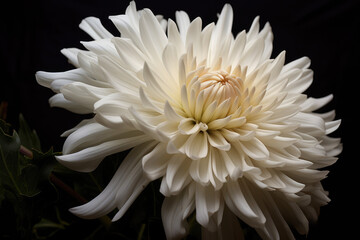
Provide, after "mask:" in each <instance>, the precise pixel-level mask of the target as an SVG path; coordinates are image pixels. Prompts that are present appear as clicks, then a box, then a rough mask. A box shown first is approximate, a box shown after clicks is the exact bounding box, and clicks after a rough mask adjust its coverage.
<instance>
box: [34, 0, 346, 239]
mask: <svg viewBox="0 0 360 240" xmlns="http://www.w3.org/2000/svg"><path fill="white" fill-rule="evenodd" d="M110 19H111V20H112V21H113V23H114V24H115V26H116V27H117V28H118V30H119V31H120V33H121V37H114V36H113V35H112V34H111V33H110V32H108V31H107V30H106V29H105V28H104V27H103V26H102V25H101V23H100V21H99V20H98V19H97V18H94V17H89V18H86V19H85V20H83V21H82V23H81V24H80V28H82V29H83V30H84V31H85V32H87V33H88V34H89V35H90V36H91V37H93V38H94V41H90V42H83V45H84V46H85V48H86V49H87V51H85V50H79V49H73V48H71V49H64V50H62V53H63V54H64V55H65V56H66V57H67V58H68V59H69V61H70V62H71V63H72V64H73V65H74V66H75V67H76V69H74V70H70V71H67V72H61V73H47V72H38V73H37V75H36V77H37V81H38V82H39V84H41V85H43V86H45V87H48V88H51V89H52V90H53V91H54V92H56V95H55V96H53V97H52V98H51V99H50V104H51V105H52V106H56V107H62V108H65V109H68V110H70V111H73V112H75V113H94V114H95V117H94V118H93V119H90V120H85V121H82V122H81V123H80V124H79V125H78V126H76V127H75V128H74V129H71V130H69V131H67V132H65V133H64V136H68V137H67V139H66V142H65V144H64V147H63V155H62V156H59V157H58V160H59V161H60V162H61V163H62V164H63V165H65V166H67V167H69V168H71V169H73V170H77V171H80V172H90V171H93V170H94V169H95V168H96V167H97V166H98V165H99V163H100V162H101V161H102V159H103V158H104V157H106V156H108V155H110V154H114V153H117V152H121V151H124V150H127V149H131V148H132V150H131V151H130V153H129V154H128V156H127V157H126V158H125V160H124V161H123V163H122V164H121V166H120V167H119V169H118V170H117V172H116V174H115V176H114V177H113V179H112V180H111V181H110V183H109V184H108V186H107V187H106V188H105V190H104V191H103V192H102V193H101V194H100V195H99V196H97V197H96V198H95V199H93V200H92V201H91V202H89V203H87V204H84V205H82V206H79V207H75V208H72V209H71V212H73V213H74V214H76V215H78V216H80V217H84V218H98V217H100V216H102V215H105V214H107V213H109V212H110V211H112V210H113V209H115V208H118V209H119V211H118V213H117V214H116V215H115V216H114V218H113V220H114V221H115V220H117V219H119V218H121V216H123V214H124V213H125V212H126V210H127V209H128V208H129V206H130V205H131V204H132V203H133V201H134V200H135V199H136V197H137V196H138V195H139V194H140V193H141V191H142V190H143V189H144V188H145V186H146V185H147V184H148V183H149V182H151V181H152V180H155V179H158V178H161V179H162V182H161V188H160V191H161V193H162V194H163V195H164V196H165V200H164V203H163V207H162V219H163V224H164V228H165V233H166V236H167V238H168V239H177V238H180V237H183V236H184V235H186V230H187V222H186V218H187V217H188V216H189V215H190V214H191V213H192V212H193V211H194V210H196V219H197V221H198V222H199V223H200V224H201V225H202V226H203V229H204V231H203V236H204V237H205V238H206V237H207V236H211V237H215V238H216V237H219V238H220V237H221V236H222V237H223V239H231V238H239V237H240V236H241V235H242V233H241V228H240V226H239V223H238V221H237V219H236V217H238V218H240V219H241V220H242V221H243V222H245V223H246V224H248V225H249V226H251V227H253V228H255V229H256V231H257V232H258V233H259V235H260V236H261V237H262V238H264V239H279V238H282V239H292V238H293V234H292V232H291V230H290V227H292V228H294V229H296V230H297V231H298V232H299V233H300V234H306V233H307V232H308V225H309V221H315V220H316V219H317V216H318V213H319V208H320V206H322V205H325V204H327V202H328V201H329V198H328V197H327V195H328V194H327V192H326V191H324V190H323V188H322V185H321V183H320V180H322V179H323V178H325V177H326V175H327V173H328V172H327V171H324V170H319V169H321V168H323V167H327V166H329V165H331V164H333V163H334V162H335V161H336V160H337V158H336V157H335V156H336V155H338V154H339V153H340V152H341V150H342V147H341V144H340V139H335V138H331V137H329V136H327V134H329V133H331V132H333V131H334V130H336V129H337V128H338V126H339V125H340V121H339V120H337V121H333V119H334V117H335V113H334V111H331V112H328V113H324V114H320V113H314V112H313V111H314V110H317V109H319V108H321V107H322V106H324V105H325V104H327V103H328V102H329V101H330V100H331V99H332V95H329V96H326V97H323V98H320V99H315V98H308V97H307V96H306V95H305V94H304V93H303V92H304V90H306V89H307V88H308V87H309V85H310V84H311V82H312V77H313V72H312V71H311V70H310V69H309V65H310V60H309V59H308V58H306V57H303V58H300V59H298V60H295V61H293V62H290V63H287V64H285V52H282V53H280V54H279V55H278V56H277V57H276V58H275V59H271V58H270V56H271V53H272V40H273V35H272V32H271V27H270V25H269V24H268V23H267V24H265V26H264V28H263V29H262V30H259V18H258V17H257V18H255V20H254V22H253V24H252V25H251V28H250V30H249V31H248V32H246V31H242V32H241V33H239V34H237V35H236V37H234V36H233V34H232V32H231V28H232V21H233V11H232V8H231V6H230V5H228V4H227V5H225V6H224V8H223V10H222V12H221V14H220V15H219V19H218V21H217V23H216V24H214V23H211V24H209V25H206V26H205V27H204V28H203V27H202V20H201V18H196V19H195V20H193V21H190V19H189V17H188V15H187V14H186V13H185V12H182V11H179V12H176V23H175V22H174V21H173V20H171V19H169V20H168V21H166V20H164V19H163V18H162V17H161V16H154V14H153V13H152V12H151V11H150V10H149V9H144V10H142V11H137V10H136V6H135V3H134V2H131V3H130V5H129V7H128V8H127V10H126V13H125V14H124V15H118V16H112V17H110ZM213 232H215V233H213ZM210 234H211V235H210Z"/></svg>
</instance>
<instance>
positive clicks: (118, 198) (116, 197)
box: [70, 142, 154, 218]
mask: <svg viewBox="0 0 360 240" xmlns="http://www.w3.org/2000/svg"><path fill="white" fill-rule="evenodd" d="M153 146H154V143H153V142H149V143H144V144H140V145H139V146H137V147H135V148H134V149H133V150H131V152H130V153H129V154H128V155H127V157H126V158H125V159H124V161H123V162H122V163H121V165H120V166H119V168H118V170H117V171H116V173H115V175H114V177H113V178H112V179H111V181H110V182H109V184H108V185H107V186H106V188H105V189H104V190H103V191H102V192H101V193H100V194H99V195H98V196H97V197H96V198H94V199H93V200H91V201H90V202H88V203H86V204H84V205H81V206H78V207H74V208H71V209H70V212H72V213H73V214H75V215H77V216H80V217H82V218H98V217H101V216H103V215H105V214H107V213H109V212H111V211H112V210H113V209H114V208H115V207H116V206H118V207H121V205H122V204H124V203H125V202H126V201H127V200H128V199H129V197H130V196H131V195H132V193H133V191H134V189H135V188H136V187H137V184H139V183H142V182H143V180H144V177H143V174H142V170H141V158H142V157H143V156H144V155H145V154H146V153H147V152H148V151H149V150H150V149H151V148H153ZM142 186H143V185H142Z"/></svg>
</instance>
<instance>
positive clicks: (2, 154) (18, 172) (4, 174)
mask: <svg viewBox="0 0 360 240" xmlns="http://www.w3.org/2000/svg"><path fill="white" fill-rule="evenodd" d="M19 149H20V138H19V136H18V134H17V133H16V131H13V134H12V136H10V135H8V134H6V133H5V132H4V131H3V130H2V129H0V185H1V186H2V187H4V188H7V189H9V190H10V191H13V192H14V193H16V194H17V195H21V196H27V197H33V196H35V195H36V194H38V193H39V192H40V191H39V190H38V189H37V183H38V169H37V167H36V166H35V165H32V164H30V163H29V162H28V161H27V160H26V159H24V157H22V156H20V154H19Z"/></svg>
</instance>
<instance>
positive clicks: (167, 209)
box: [161, 184, 195, 240]
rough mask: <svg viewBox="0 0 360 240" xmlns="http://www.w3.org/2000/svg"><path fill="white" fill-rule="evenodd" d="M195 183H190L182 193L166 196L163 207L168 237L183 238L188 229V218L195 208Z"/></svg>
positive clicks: (163, 219) (163, 217)
mask: <svg viewBox="0 0 360 240" xmlns="http://www.w3.org/2000/svg"><path fill="white" fill-rule="evenodd" d="M194 198H195V184H190V185H189V186H188V187H187V188H185V189H184V190H183V191H182V192H181V193H180V194H178V195H177V196H173V197H166V198H165V200H164V203H163V205H162V208H161V217H162V221H163V224H164V229H165V234H166V238H167V239H169V240H172V239H181V238H183V237H184V236H185V235H186V234H187V231H188V224H187V222H186V218H187V217H188V216H189V215H190V213H191V212H192V211H193V210H194V208H195V201H194Z"/></svg>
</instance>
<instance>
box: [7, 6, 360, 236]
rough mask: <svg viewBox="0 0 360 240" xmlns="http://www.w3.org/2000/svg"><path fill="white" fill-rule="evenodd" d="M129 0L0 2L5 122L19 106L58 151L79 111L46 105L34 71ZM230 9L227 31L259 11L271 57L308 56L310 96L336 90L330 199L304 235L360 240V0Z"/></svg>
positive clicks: (50, 64)
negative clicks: (337, 148) (336, 149)
mask: <svg viewBox="0 0 360 240" xmlns="http://www.w3.org/2000/svg"><path fill="white" fill-rule="evenodd" d="M128 2H129V1H125V0H124V1H121V0H110V1H105V0H102V1H94V0H93V1H85V0H75V1H70V0H66V1H65V0H62V1H55V0H43V1H41V0H37V1H11V2H7V3H6V4H7V5H4V3H3V5H2V7H1V10H0V11H1V14H0V15H1V16H0V17H1V21H0V27H1V28H0V70H1V75H0V83H1V84H0V101H7V102H8V104H9V105H8V116H7V121H8V122H10V123H12V124H13V125H14V126H16V125H17V121H18V120H17V118H18V114H19V113H20V112H21V113H23V115H24V117H25V119H26V120H27V121H28V122H29V124H30V125H31V127H32V128H34V129H36V131H37V132H38V135H39V137H40V139H41V140H42V146H43V148H44V149H43V150H47V149H48V148H50V147H51V146H54V148H55V150H56V151H61V146H62V142H63V141H64V139H61V138H60V137H59V135H60V134H61V133H62V132H63V131H65V130H67V129H69V128H71V127H73V126H74V125H75V124H76V123H78V122H79V121H80V120H81V119H82V116H79V115H76V114H72V113H69V112H67V111H65V110H63V109H56V108H53V109H51V108H50V107H49V105H48V98H49V97H51V96H52V95H53V93H52V92H51V90H49V89H46V88H43V87H41V86H39V85H38V84H37V83H36V81H35V77H34V75H35V72H36V71H38V70H43V71H50V72H51V71H65V70H68V69H72V68H73V67H72V66H71V65H70V64H68V63H67V59H66V58H65V57H64V56H63V55H62V54H61V53H60V50H61V49H62V48H68V47H78V48H83V47H82V46H81V44H80V41H86V40H91V38H90V37H89V36H88V35H87V34H85V33H84V32H83V31H82V30H80V29H79V28H78V25H79V23H80V22H81V20H82V19H83V18H85V17H88V16H95V17H98V18H100V19H101V21H102V23H103V25H104V26H105V27H107V28H108V29H109V30H110V31H111V32H112V33H114V34H115V35H118V33H117V31H116V29H115V27H114V26H113V25H112V23H111V21H110V20H109V19H108V16H109V15H117V14H123V13H124V11H125V9H126V7H127V5H128ZM227 2H230V3H231V4H232V7H233V9H234V26H233V33H234V34H236V33H238V32H239V31H241V30H243V29H249V27H250V25H251V22H252V20H253V19H254V17H256V16H257V15H260V22H261V25H262V26H263V25H264V24H265V23H266V22H267V21H269V22H270V24H271V26H272V29H273V32H274V51H273V57H275V56H276V55H277V54H279V53H280V52H281V51H282V50H286V51H287V55H286V62H290V61H292V60H295V59H297V58H300V57H302V56H308V57H310V58H311V60H312V65H311V68H312V69H313V70H314V82H313V84H312V86H311V87H310V88H309V89H308V90H307V93H308V94H309V96H312V97H323V96H326V95H328V94H330V93H332V94H334V99H333V101H332V102H331V103H330V104H328V105H327V106H326V107H325V108H324V109H323V110H324V111H329V110H332V109H336V113H337V116H336V118H337V119H342V125H341V126H340V128H339V130H337V132H335V133H334V134H333V136H336V137H341V138H342V139H343V140H342V142H343V144H344V151H343V153H342V154H341V155H340V158H339V161H338V162H337V163H336V164H335V165H333V166H331V167H329V170H330V174H329V176H328V178H327V179H325V180H324V181H323V185H324V188H325V189H326V190H328V191H329V192H330V195H329V196H330V198H331V199H332V201H331V202H330V203H329V205H327V206H325V207H323V208H322V209H321V214H320V217H319V221H318V223H317V224H315V225H311V227H310V232H309V234H308V237H307V239H359V238H360V237H359V233H358V225H359V223H360V221H359V202H360V199H359V197H358V193H359V187H360V186H359V182H360V181H359V178H358V176H359V171H358V169H359V166H360V164H359V161H360V159H359V157H358V154H357V152H356V151H357V150H358V147H357V143H358V141H359V140H358V139H359V137H358V134H359V131H358V125H356V124H357V123H358V122H359V121H358V119H357V118H358V112H359V106H360V104H359V103H360V101H359V94H360V93H358V92H357V91H358V89H359V87H358V82H359V80H360V76H359V75H360V74H359V70H360V60H359V59H360V58H359V57H360V47H359V44H360V34H359V33H360V17H359V13H360V3H359V1H345V0H338V1H323V0H317V1H266V0H263V1H260V0H255V1H244V0H241V1H227ZM136 3H137V6H138V9H142V8H144V7H148V8H150V9H151V10H152V11H153V12H154V13H155V14H162V15H164V17H165V18H172V19H174V18H175V11H176V10H185V11H186V12H187V13H188V14H189V16H190V18H191V19H194V18H195V17H197V16H201V17H202V19H203V26H205V25H206V24H208V23H210V22H213V21H216V19H217V18H216V13H219V12H220V11H221V9H222V7H223V5H224V3H226V1H194V0H193V1H137V2H136Z"/></svg>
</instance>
